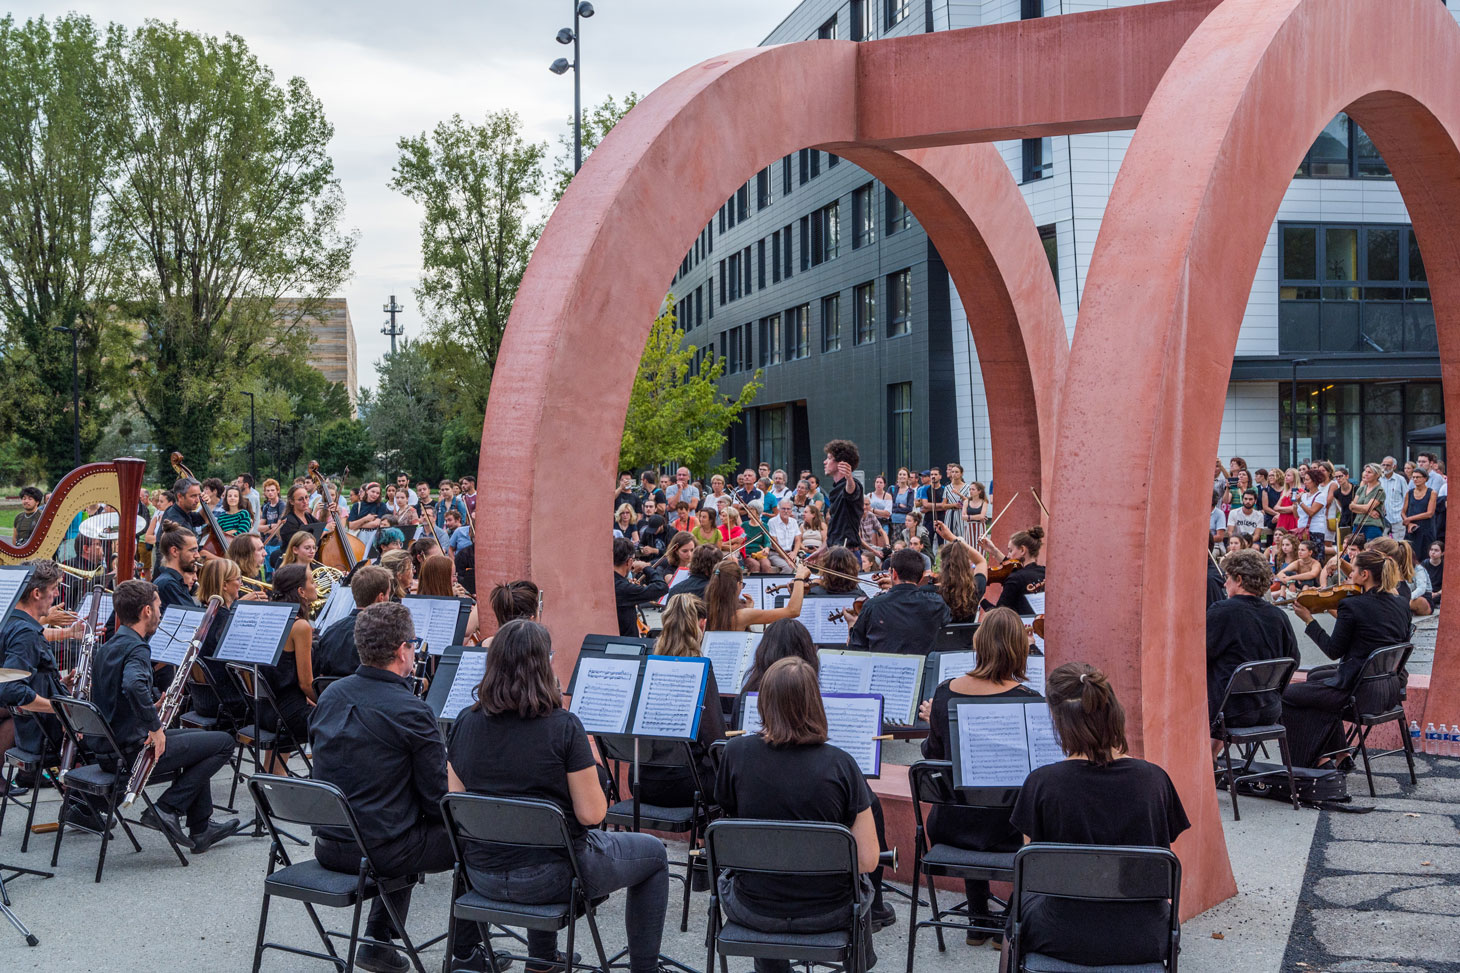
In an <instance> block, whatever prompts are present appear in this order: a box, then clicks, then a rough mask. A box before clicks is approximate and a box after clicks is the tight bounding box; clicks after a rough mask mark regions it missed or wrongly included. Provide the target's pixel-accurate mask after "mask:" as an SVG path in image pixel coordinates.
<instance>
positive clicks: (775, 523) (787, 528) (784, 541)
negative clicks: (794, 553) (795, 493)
mask: <svg viewBox="0 0 1460 973" xmlns="http://www.w3.org/2000/svg"><path fill="white" fill-rule="evenodd" d="M766 526H767V527H768V528H770V532H771V536H772V537H774V538H775V540H776V543H777V544H779V545H781V547H782V548H783V549H785V550H787V551H789V550H790V549H791V545H792V544H794V543H796V537H797V535H799V534H800V533H801V525H800V524H799V523H798V522H797V521H796V518H795V517H792V518H790V519H789V520H782V519H781V517H780V515H779V514H778V515H776V516H775V517H772V518H771V519H770V520H768V521H766Z"/></svg>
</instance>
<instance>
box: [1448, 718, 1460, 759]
mask: <svg viewBox="0 0 1460 973" xmlns="http://www.w3.org/2000/svg"><path fill="white" fill-rule="evenodd" d="M1450 756H1452V757H1460V726H1457V725H1456V724H1454V723H1451V724H1450Z"/></svg>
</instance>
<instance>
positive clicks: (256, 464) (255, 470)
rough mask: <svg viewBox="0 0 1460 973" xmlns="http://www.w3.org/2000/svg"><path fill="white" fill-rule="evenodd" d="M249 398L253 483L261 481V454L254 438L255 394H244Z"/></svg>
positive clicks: (250, 456) (249, 447)
mask: <svg viewBox="0 0 1460 973" xmlns="http://www.w3.org/2000/svg"><path fill="white" fill-rule="evenodd" d="M243 394H244V395H246V396H248V473H249V475H250V476H252V477H253V481H254V482H255V483H257V482H258V481H259V454H258V451H257V446H258V440H257V438H256V437H255V436H254V426H253V393H252V392H244V393H243Z"/></svg>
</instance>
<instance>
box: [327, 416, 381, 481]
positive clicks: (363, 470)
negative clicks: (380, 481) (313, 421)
mask: <svg viewBox="0 0 1460 973" xmlns="http://www.w3.org/2000/svg"><path fill="white" fill-rule="evenodd" d="M318 459H319V466H320V469H322V470H324V471H325V472H326V473H328V474H330V475H334V474H343V473H344V472H345V470H349V471H350V476H349V481H350V482H351V483H358V482H362V481H363V480H364V479H366V478H369V477H373V476H374V475H375V474H376V473H377V472H378V470H377V467H378V464H377V462H376V460H375V440H374V438H373V437H371V435H370V430H369V429H367V428H366V426H365V423H363V422H361V421H360V420H359V419H334V420H332V421H330V422H328V423H326V424H325V425H324V426H323V428H321V429H320V449H319V454H318Z"/></svg>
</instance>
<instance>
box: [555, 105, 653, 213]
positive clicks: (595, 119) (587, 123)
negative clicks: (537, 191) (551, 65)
mask: <svg viewBox="0 0 1460 973" xmlns="http://www.w3.org/2000/svg"><path fill="white" fill-rule="evenodd" d="M641 100H642V96H641V95H640V94H639V93H638V92H636V91H630V92H629V93H628V94H627V95H625V96H624V99H623V101H619V100H617V99H616V98H614V96H613V95H609V96H608V97H607V98H605V99H604V100H603V104H601V105H594V106H593V107H591V108H589V109H588V110H587V111H585V112H584V113H583V160H584V161H585V162H586V161H587V160H588V156H589V154H590V153H592V152H593V150H594V149H596V148H598V143H600V142H602V141H603V138H604V136H605V135H607V134H608V133H609V132H610V131H612V130H613V127H614V126H615V125H617V124H618V123H619V120H620V119H622V118H623V117H624V116H625V115H627V114H628V113H629V112H630V111H632V110H633V107H634V106H635V105H637V104H638V103H639V102H640V101H641ZM572 181H573V116H571V115H569V116H568V132H567V134H566V135H559V136H558V158H557V161H556V163H555V164H554V166H553V203H554V204H556V203H557V202H558V200H560V199H562V198H563V193H565V192H567V191H568V183H570V182H572Z"/></svg>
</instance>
